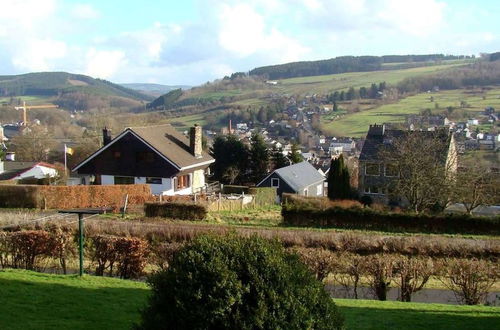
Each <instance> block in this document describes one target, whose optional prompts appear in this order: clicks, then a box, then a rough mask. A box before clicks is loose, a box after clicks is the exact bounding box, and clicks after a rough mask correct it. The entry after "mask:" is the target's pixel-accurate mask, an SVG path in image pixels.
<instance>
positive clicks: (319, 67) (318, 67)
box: [250, 54, 471, 79]
mask: <svg viewBox="0 0 500 330" xmlns="http://www.w3.org/2000/svg"><path fill="white" fill-rule="evenodd" d="M469 58H471V57H469V56H464V55H460V56H455V55H443V54H429V55H384V56H341V57H336V58H332V59H329V60H320V61H305V62H293V63H287V64H280V65H271V66H264V67H260V68H255V69H253V70H251V71H250V75H257V76H265V77H266V78H268V79H286V78H293V77H306V76H319V75H328V74H335V73H345V72H365V71H377V70H382V69H384V70H390V69H402V68H405V67H407V68H408V67H413V66H422V65H426V64H432V63H435V62H439V61H445V60H458V59H469ZM392 63H398V64H407V65H397V66H392V65H385V66H384V64H392ZM415 63H416V64H415Z"/></svg>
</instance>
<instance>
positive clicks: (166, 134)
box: [127, 124, 214, 168]
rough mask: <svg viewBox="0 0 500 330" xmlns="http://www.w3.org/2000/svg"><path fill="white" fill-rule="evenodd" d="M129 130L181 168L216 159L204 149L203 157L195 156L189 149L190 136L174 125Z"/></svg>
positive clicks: (131, 128)
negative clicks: (180, 131)
mask: <svg viewBox="0 0 500 330" xmlns="http://www.w3.org/2000/svg"><path fill="white" fill-rule="evenodd" d="M127 130H130V131H132V132H134V133H135V134H136V135H138V136H139V137H140V138H142V139H143V140H144V141H146V142H147V143H148V144H149V145H150V146H152V147H153V148H154V149H156V150H157V151H158V152H160V153H161V154H162V155H164V156H165V157H167V158H168V159H169V160H171V161H172V162H173V163H175V164H176V165H177V166H179V167H181V168H182V167H186V166H192V165H195V164H199V163H204V162H207V161H213V160H214V159H213V158H212V157H211V156H210V155H209V154H208V153H206V152H204V151H203V152H202V157H201V158H196V157H195V156H193V154H192V153H191V151H190V150H189V138H187V137H186V136H185V135H183V134H181V133H179V132H177V130H175V128H173V127H172V125H169V124H165V125H158V126H149V127H130V128H128V129H127Z"/></svg>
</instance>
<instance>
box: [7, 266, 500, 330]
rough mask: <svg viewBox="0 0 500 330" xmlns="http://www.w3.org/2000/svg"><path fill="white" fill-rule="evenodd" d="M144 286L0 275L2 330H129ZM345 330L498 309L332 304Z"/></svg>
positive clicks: (455, 319)
mask: <svg viewBox="0 0 500 330" xmlns="http://www.w3.org/2000/svg"><path fill="white" fill-rule="evenodd" d="M147 295H148V289H147V286H146V284H144V283H142V282H134V281H128V280H120V279H114V278H103V277H95V276H88V275H87V276H84V277H83V278H79V277H78V276H75V275H66V276H64V275H49V274H40V273H35V272H29V271H22V270H9V269H8V270H3V271H0V299H1V302H2V303H1V304H0V315H1V316H2V317H0V329H23V330H24V329H130V327H131V325H132V324H133V323H134V322H137V321H138V320H139V317H140V316H139V309H140V308H141V307H142V306H143V305H144V303H145V302H146V297H147ZM335 302H336V303H337V304H338V306H339V307H340V309H341V311H342V312H343V314H344V315H345V318H346V326H347V329H432V328H433V329H454V330H460V329H495V328H498V325H499V324H500V308H498V307H487V306H453V305H440V304H420V303H400V302H380V301H373V300H349V299H335Z"/></svg>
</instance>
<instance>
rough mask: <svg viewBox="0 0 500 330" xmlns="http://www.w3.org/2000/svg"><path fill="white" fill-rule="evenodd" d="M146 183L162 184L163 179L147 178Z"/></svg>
mask: <svg viewBox="0 0 500 330" xmlns="http://www.w3.org/2000/svg"><path fill="white" fill-rule="evenodd" d="M146 183H149V184H161V178H149V177H148V178H146Z"/></svg>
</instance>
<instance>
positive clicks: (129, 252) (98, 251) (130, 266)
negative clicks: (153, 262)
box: [89, 235, 149, 278]
mask: <svg viewBox="0 0 500 330" xmlns="http://www.w3.org/2000/svg"><path fill="white" fill-rule="evenodd" d="M90 242H91V245H90V249H89V253H90V258H91V260H92V263H93V264H95V265H96V270H95V273H96V275H98V276H103V275H104V272H105V271H106V270H107V271H108V275H109V276H113V268H114V266H115V264H116V268H117V275H118V276H120V278H138V277H140V276H141V275H142V273H143V271H144V267H145V266H146V261H147V255H148V252H149V250H148V244H147V242H146V241H144V240H142V239H139V238H134V237H114V236H107V235H97V236H94V237H91V238H90Z"/></svg>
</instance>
